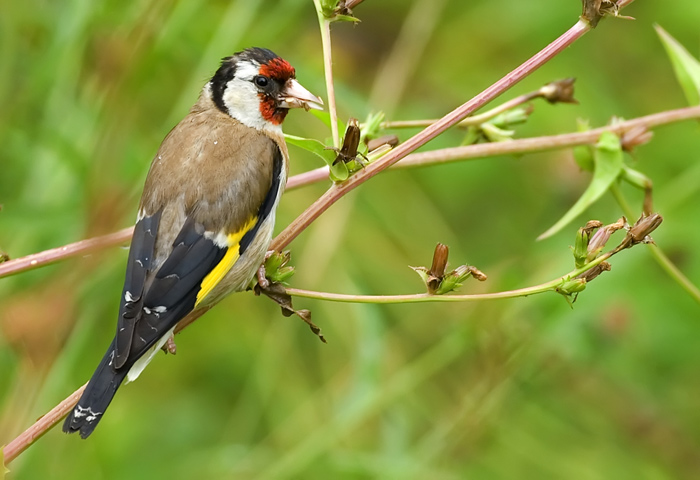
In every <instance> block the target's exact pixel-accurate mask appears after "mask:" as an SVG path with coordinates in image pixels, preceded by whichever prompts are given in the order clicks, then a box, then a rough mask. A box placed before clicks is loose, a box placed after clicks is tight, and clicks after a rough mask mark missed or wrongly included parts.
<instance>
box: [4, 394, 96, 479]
mask: <svg viewBox="0 0 700 480" xmlns="http://www.w3.org/2000/svg"><path fill="white" fill-rule="evenodd" d="M85 387H87V383H86V384H85V385H83V386H82V387H80V388H79V389H77V390H76V391H75V392H73V393H72V394H71V395H70V396H68V397H67V398H66V399H65V400H63V401H62V402H61V403H59V404H58V405H56V406H55V407H54V408H52V409H51V411H49V412H48V413H47V414H46V415H44V416H43V417H41V418H40V419H39V420H37V421H36V423H35V424H34V425H32V426H31V427H29V428H28V429H26V430H25V431H24V432H22V434H20V435H19V436H18V437H17V438H15V439H14V440H12V441H11V442H10V443H8V444H7V445H5V446H4V447H3V448H2V454H3V459H4V461H5V464H8V463H10V462H11V461H12V460H14V459H15V458H17V456H18V455H19V454H21V453H22V452H24V451H25V450H26V449H27V448H29V447H30V446H32V444H33V443H34V442H36V441H37V440H39V439H40V438H41V437H42V436H43V435H44V434H45V433H46V432H48V431H49V430H50V429H51V428H53V427H54V426H55V425H56V424H57V423H58V422H60V421H61V419H62V418H63V417H65V416H66V415H68V412H70V411H71V410H72V409H73V408H74V407H75V404H76V403H78V400H79V399H80V396H81V395H82V394H83V390H85ZM2 467H3V465H0V468H2Z"/></svg>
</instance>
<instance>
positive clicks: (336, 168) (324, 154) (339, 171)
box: [284, 134, 350, 182]
mask: <svg viewBox="0 0 700 480" xmlns="http://www.w3.org/2000/svg"><path fill="white" fill-rule="evenodd" d="M284 139H285V140H286V141H287V143H289V144H291V145H295V146H297V147H299V148H303V149H304V150H306V151H309V152H311V153H314V154H316V155H318V156H319V157H321V158H322V159H323V161H324V162H326V165H328V168H329V170H330V177H331V180H333V181H334V182H342V181H345V180H347V178H348V176H350V173H349V172H348V167H347V165H345V162H338V163H336V164H335V165H333V162H334V161H335V158H336V157H337V156H338V154H337V153H336V151H335V150H334V149H332V148H329V147H327V146H326V145H324V144H323V143H321V142H319V141H318V140H316V139H314V138H304V137H296V136H294V135H286V134H285V136H284Z"/></svg>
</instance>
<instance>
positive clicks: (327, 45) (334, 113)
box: [314, 0, 340, 148]
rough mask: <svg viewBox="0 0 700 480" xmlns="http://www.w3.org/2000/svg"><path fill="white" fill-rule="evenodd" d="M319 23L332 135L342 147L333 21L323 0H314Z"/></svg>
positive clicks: (335, 144)
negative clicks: (326, 15)
mask: <svg viewBox="0 0 700 480" xmlns="http://www.w3.org/2000/svg"><path fill="white" fill-rule="evenodd" d="M314 5H315V6H316V14H317V15H318V25H319V27H320V28H321V47H322V49H323V68H324V72H325V77H326V93H327V95H328V112H329V113H330V117H331V135H332V137H333V146H334V147H335V148H340V135H339V133H338V110H337V107H336V103H335V87H334V85H333V52H332V48H331V21H330V19H328V18H326V17H325V15H323V9H322V8H321V2H320V1H319V0H314Z"/></svg>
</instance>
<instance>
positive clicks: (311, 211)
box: [271, 20, 591, 250]
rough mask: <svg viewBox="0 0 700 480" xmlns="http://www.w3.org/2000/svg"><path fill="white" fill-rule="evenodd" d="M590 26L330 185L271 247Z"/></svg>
mask: <svg viewBox="0 0 700 480" xmlns="http://www.w3.org/2000/svg"><path fill="white" fill-rule="evenodd" d="M590 29H591V26H590V25H589V24H588V22H585V21H583V20H579V21H578V22H576V24H575V25H574V26H573V27H571V28H570V29H569V30H567V31H566V32H565V33H564V34H563V35H561V36H560V37H559V38H557V39H556V40H554V41H553V42H552V43H550V44H549V45H547V46H546V47H545V48H544V49H542V50H541V51H540V52H538V53H537V54H535V55H534V56H533V57H532V58H530V59H529V60H527V61H525V63H523V64H522V65H520V66H519V67H517V68H516V69H515V70H513V71H512V72H510V73H509V74H507V75H506V76H505V77H503V78H502V79H500V80H498V81H497V82H496V83H494V84H493V85H491V86H490V87H488V88H487V89H486V90H484V91H483V92H481V93H480V94H478V95H477V96H475V97H474V98H472V99H471V100H469V101H468V102H466V103H464V104H463V105H462V106H460V107H458V108H456V109H455V110H453V111H452V112H450V113H448V114H447V115H445V116H444V117H442V118H441V119H440V120H438V121H437V122H435V123H434V124H432V125H430V126H429V127H427V128H426V129H425V130H422V131H421V132H420V133H418V134H416V135H414V136H413V137H411V138H409V139H408V140H406V142H404V143H402V144H400V145H399V146H398V147H396V148H395V149H394V150H392V151H391V152H389V153H387V154H386V155H385V156H383V157H382V158H380V159H379V160H377V161H376V162H374V163H372V164H370V165H369V166H368V167H366V168H364V169H362V170H360V171H359V172H357V173H356V174H355V175H353V176H352V177H350V178H349V179H348V180H346V181H345V182H343V183H340V184H336V185H333V186H331V188H330V189H328V190H327V191H326V193H324V194H323V195H322V196H321V197H320V198H319V199H318V200H316V201H315V202H314V203H313V204H312V205H311V206H310V207H309V208H308V209H306V211H304V213H302V214H301V215H300V216H299V217H298V218H297V219H296V220H294V221H293V222H292V223H291V224H290V225H289V226H287V228H285V229H284V230H283V231H282V233H280V234H279V235H278V236H277V238H275V240H273V242H272V245H271V248H272V249H274V250H281V249H283V248H284V247H286V246H287V245H289V244H290V243H291V242H292V241H293V240H294V239H295V238H296V237H297V236H298V235H299V234H300V233H301V232H302V231H303V230H305V229H306V228H307V227H308V226H309V225H310V224H311V223H312V222H313V221H314V220H316V219H317V218H318V217H319V216H320V215H321V214H322V213H323V212H325V211H326V210H328V208H329V207H330V206H331V205H333V204H334V203H335V202H337V201H338V200H339V199H340V198H342V197H343V196H344V195H346V194H347V193H349V192H351V191H352V190H354V189H355V188H357V187H358V186H360V185H362V184H363V183H364V182H366V181H367V180H369V179H370V178H372V177H374V176H375V175H377V174H378V173H380V172H382V171H383V170H385V169H387V168H389V167H390V166H392V165H393V164H395V163H396V162H398V161H399V160H401V159H402V158H404V157H405V156H406V155H408V154H409V153H411V152H413V151H414V150H416V149H417V148H419V147H421V146H423V145H425V144H426V143H428V142H429V141H430V140H432V139H433V138H435V137H437V136H438V135H440V134H441V133H443V132H444V131H445V130H447V129H448V128H450V127H452V126H453V125H455V124H457V123H458V122H460V121H461V120H463V119H464V118H466V117H467V116H468V115H469V114H470V113H472V112H473V111H474V110H476V109H477V108H479V107H481V106H482V105H484V104H486V103H488V102H490V101H491V100H493V99H494V98H496V97H497V96H499V95H500V94H502V93H503V92H505V91H506V90H508V89H509V88H510V87H512V86H513V85H515V84H516V83H518V82H519V81H520V80H522V79H523V78H525V77H526V76H528V75H529V74H530V73H532V72H534V71H535V70H536V69H537V68H539V67H541V66H542V65H544V64H545V63H546V62H548V61H549V60H551V59H552V58H554V57H555V56H556V55H557V54H559V53H560V52H562V51H563V50H564V49H565V48H567V47H568V46H570V45H571V44H572V43H574V42H575V41H576V40H577V39H579V38H581V37H582V36H583V35H584V34H585V33H586V32H588V31H589V30H590Z"/></svg>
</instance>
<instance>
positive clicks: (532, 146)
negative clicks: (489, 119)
mask: <svg viewBox="0 0 700 480" xmlns="http://www.w3.org/2000/svg"><path fill="white" fill-rule="evenodd" d="M695 118H700V106H695V107H686V108H679V109H677V110H669V111H666V112H660V113H654V114H652V115H647V116H644V117H639V118H635V119H632V120H627V121H625V122H621V123H618V124H616V125H609V126H605V127H600V128H596V129H593V130H589V131H587V132H578V133H565V134H561V135H550V136H542V137H533V138H524V139H518V140H512V141H509V142H498V143H482V144H476V145H466V146H463V147H453V148H443V149H439V150H432V151H429V152H421V153H413V154H411V155H408V156H406V157H405V158H404V159H402V160H401V161H400V162H398V163H396V164H395V165H394V166H393V167H392V169H394V168H406V167H421V166H427V165H433V164H439V163H449V162H455V161H461V160H472V159H477V158H485V157H491V156H496V155H509V154H513V155H514V154H524V153H532V152H542V151H546V150H555V149H559V148H566V147H574V146H577V145H588V144H593V143H595V142H597V141H598V137H600V134H601V133H603V132H605V131H613V132H616V133H618V134H621V133H623V132H625V131H628V130H632V129H633V128H635V127H638V126H645V127H647V128H654V127H658V126H661V125H666V124H669V123H674V122H680V121H683V120H690V119H695ZM324 180H328V167H321V168H317V169H315V170H310V171H308V172H304V173H301V174H299V175H295V176H293V177H291V178H290V179H289V181H288V182H287V188H286V190H292V189H295V188H300V187H302V186H305V185H309V184H312V183H316V182H320V181H324ZM132 232H133V227H129V228H125V229H123V230H120V231H118V232H115V233H111V234H109V235H103V236H101V237H94V238H90V239H87V240H81V241H79V242H75V243H70V244H68V245H65V246H63V247H57V248H53V249H51V250H45V251H43V252H39V253H35V254H32V255H28V256H26V257H21V258H17V259H14V260H10V261H7V262H4V263H0V278H2V277H6V276H9V275H14V274H16V273H21V272H24V271H27V270H31V269H34V268H39V267H42V266H45V265H49V264H51V263H55V262H57V261H60V260H63V259H66V258H71V257H77V256H81V255H87V254H89V253H92V252H95V251H97V250H100V249H103V248H108V247H113V246H115V245H119V244H126V243H128V242H129V240H130V239H131V234H132Z"/></svg>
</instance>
